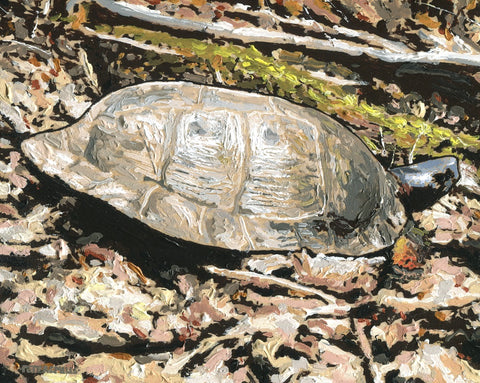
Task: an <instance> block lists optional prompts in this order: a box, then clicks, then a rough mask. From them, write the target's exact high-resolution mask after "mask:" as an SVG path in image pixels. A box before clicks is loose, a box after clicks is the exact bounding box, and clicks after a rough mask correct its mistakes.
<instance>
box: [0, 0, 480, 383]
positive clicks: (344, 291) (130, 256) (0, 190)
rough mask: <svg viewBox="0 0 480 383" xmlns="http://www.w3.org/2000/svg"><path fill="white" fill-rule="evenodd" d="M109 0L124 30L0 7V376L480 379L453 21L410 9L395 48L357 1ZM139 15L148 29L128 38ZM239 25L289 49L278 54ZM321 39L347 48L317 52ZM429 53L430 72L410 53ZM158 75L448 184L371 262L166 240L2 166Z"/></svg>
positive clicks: (472, 92) (472, 219)
mask: <svg viewBox="0 0 480 383" xmlns="http://www.w3.org/2000/svg"><path fill="white" fill-rule="evenodd" d="M59 3H61V2H59ZM130 3H135V5H136V6H137V7H138V8H135V9H139V11H138V12H137V14H135V15H130V16H128V15H121V12H120V11H118V10H117V13H115V8H114V7H115V4H118V3H115V2H113V1H104V0H102V1H98V2H92V3H90V2H83V3H82V2H77V4H75V2H67V8H68V9H63V8H62V7H63V6H64V4H55V5H51V4H50V2H47V1H36V2H34V1H31V2H27V1H26V2H9V3H8V4H4V2H0V5H1V7H0V12H2V16H1V19H0V34H1V36H2V38H1V41H0V116H1V117H2V118H1V119H0V240H1V243H0V297H1V298H0V323H1V324H0V381H2V382H10V381H12V382H13V381H15V382H30V381H33V382H85V383H93V382H118V383H120V382H160V381H165V382H169V383H171V382H183V381H190V382H235V383H237V382H296V381H298V382H303V383H310V382H326V381H332V382H371V381H375V382H383V381H384V382H398V383H402V382H456V383H459V382H480V346H479V345H480V197H479V195H480V193H479V191H480V186H479V184H478V166H479V157H478V150H479V149H480V142H479V140H478V134H479V125H480V123H479V122H478V121H479V120H478V110H479V109H478V108H479V105H478V103H479V102H480V101H479V100H480V96H479V95H480V87H479V83H478V81H480V77H479V75H478V73H480V71H479V70H478V66H477V63H476V62H474V59H475V57H476V51H474V50H473V49H475V46H476V42H477V40H478V36H477V35H476V34H478V32H475V31H476V29H475V26H476V25H478V24H476V23H477V22H476V21H475V20H476V18H474V19H475V20H473V21H475V22H473V21H472V17H473V16H472V10H474V8H472V9H469V8H468V7H472V5H468V4H466V5H465V8H464V9H463V8H462V9H460V10H458V9H455V10H454V9H452V10H450V11H448V12H450V14H455V16H456V19H455V20H457V22H456V24H455V23H454V22H452V20H453V16H452V17H451V18H448V17H447V19H446V20H443V19H442V18H441V15H435V14H433V13H431V12H430V13H428V12H426V13H425V10H424V9H418V10H417V11H415V12H414V11H413V10H411V9H410V10H409V12H411V13H410V14H407V15H406V16H403V17H404V19H405V20H407V19H409V18H410V19H412V20H416V23H417V24H415V25H413V24H412V23H410V24H408V23H407V25H409V28H410V30H409V31H410V33H407V32H408V31H406V32H405V31H404V32H403V33H400V32H399V31H400V29H398V28H396V25H397V24H398V25H399V24H401V22H400V21H399V20H400V19H399V18H398V19H393V18H392V19H391V20H390V23H388V22H384V23H383V24H382V23H381V22H380V21H379V20H377V22H376V23H373V21H372V20H374V19H375V17H377V18H380V19H381V15H380V14H379V13H378V9H379V8H378V7H377V8H376V4H377V3H376V2H374V1H372V2H365V3H366V4H368V5H369V7H370V8H369V7H367V6H365V7H364V8H363V10H362V12H363V13H362V12H358V13H348V11H349V10H350V11H351V9H353V8H352V7H354V5H352V4H354V2H351V3H350V2H348V1H343V2H342V1H328V2H325V3H324V2H321V1H318V2H308V1H305V2H304V4H303V8H301V9H300V8H295V7H296V5H295V4H298V2H288V1H286V2H285V4H283V2H277V4H276V5H271V4H270V8H268V4H267V5H265V4H263V3H259V4H260V5H258V7H257V8H255V7H249V6H247V5H246V2H245V4H244V5H243V6H239V5H238V4H237V5H233V4H230V3H228V2H225V3H220V2H210V3H207V2H205V1H195V0H192V1H191V2H190V1H183V2H176V1H172V2H157V1H150V2H143V1H136V2H133V1H132V2H130ZM470 3H475V5H473V6H476V2H470ZM470 3H469V4H470ZM262 4H263V5H262ZM319 4H323V7H319ZM427 4H430V5H431V6H432V7H433V6H435V2H428V3H427ZM335 5H336V8H335V7H334V6H335ZM377 5H378V4H377ZM141 7H143V8H141ZM329 7H330V8H329ZM340 7H343V8H341V10H342V12H340ZM402 9H403V10H397V11H396V12H397V13H399V12H400V11H401V12H406V9H407V8H402ZM149 11H155V12H158V14H162V15H164V16H165V18H163V19H161V20H162V23H164V24H163V25H162V24H158V25H157V24H155V23H153V24H152V25H150V24H148V25H147V22H146V21H145V20H142V17H144V15H145V14H149V13H148V12H149ZM118 12H120V13H118ZM309 12H310V13H309ZM365 12H366V13H365ZM392 12H393V11H392ZM401 12H400V13H401ZM448 12H446V13H445V12H444V13H442V14H443V15H445V14H446V15H447V16H448V14H449V13H448ZM462 12H463V13H462ZM307 13H308V14H314V15H316V17H313V18H311V19H310V21H309V22H307V21H306V19H305V15H306V14H307ZM155 15H157V14H155ZM348 15H350V17H351V18H350V21H349V22H343V21H342V17H347V16H348ZM352 15H355V17H353V16H352ZM375 15H376V16H375ZM422 15H423V16H422ZM167 16H168V17H167ZM382 17H384V19H385V20H387V19H386V18H385V16H382ZM442 17H443V16H442ZM461 17H463V18H461ZM365 18H366V19H365ZM450 19H452V20H450ZM460 19H461V20H463V24H462V25H463V26H464V27H465V28H464V29H461V28H460V22H459V21H458V20H460ZM172 20H173V21H175V20H177V21H178V20H183V21H185V23H183V24H181V25H185V27H184V28H185V29H184V30H175V28H173V27H172V26H171V25H169V24H168V23H170V22H172ZM448 20H450V21H448ZM469 20H470V21H472V22H469ZM387 21H388V20H387ZM394 21H395V22H396V23H397V24H395V23H394ZM322 22H323V24H322ZM202 23H203V24H202ZM222 23H223V24H222ZM225 23H227V24H225ZM392 23H393V24H392ZM448 23H450V24H448ZM179 25H180V24H179ZM225 25H227V26H228V25H235V26H236V28H250V32H249V33H247V34H246V35H248V36H250V37H249V38H248V39H247V40H246V38H245V37H244V36H243V37H242V36H237V35H231V33H232V32H231V29H229V28H227V27H225ZM373 25H375V26H376V27H375V28H376V29H375V28H374V26H373ZM382 25H383V27H381V26H382ZM412 25H413V26H412ZM442 25H443V26H444V27H442ZM347 26H348V27H351V28H352V29H351V30H349V31H347V30H346V27H347ZM147 27H148V28H147ZM320 27H321V28H320ZM258 28H260V29H262V28H263V30H265V31H267V32H268V31H271V32H273V31H275V32H277V33H283V34H285V36H283V35H282V36H283V37H280V38H279V37H278V35H273V34H272V36H276V37H275V38H276V39H277V40H278V39H280V40H278V41H283V40H281V39H283V38H285V39H287V37H288V36H290V37H292V36H296V38H298V36H303V37H308V38H306V39H305V40H300V45H301V46H302V48H299V47H297V46H294V45H292V44H291V43H290V42H289V41H290V40H288V39H287V40H285V41H286V42H285V43H281V44H280V43H279V44H278V46H277V44H276V43H275V40H269V38H270V37H269V33H267V32H265V33H263V34H262V33H258V34H256V33H257V32H258ZM322 28H323V29H322ZM342 28H344V29H342ZM395 28H396V29H395ZM415 28H416V29H415ZM442 28H443V29H442ZM196 29H199V30H200V31H203V32H201V33H200V32H198V31H197V30H196ZM353 30H355V31H356V33H357V35H356V37H355V38H354V37H352V36H353V34H352V33H353V32H352V31H353ZM380 30H381V31H382V33H380V32H379V31H380ZM205 31H206V32H205ZM228 31H230V32H228ZM392 31H396V32H395V33H394V32H392ZM472 31H473V32H475V33H476V34H474V33H473V32H472ZM227 32H228V33H230V35H229V34H228V33H227ZM467 32H472V33H467ZM332 33H337V35H335V36H334V39H336V40H335V41H344V42H345V44H347V43H348V44H347V45H345V44H343V45H342V44H340V45H338V46H335V43H332V44H333V46H334V47H335V48H332V46H331V47H330V48H329V49H330V50H329V49H327V48H325V41H330V40H331V38H332V37H331V36H330V37H328V36H327V35H328V34H332ZM450 35H451V36H452V38H450ZM467 35H468V36H469V37H468V39H469V40H468V41H467V37H466V36H467ZM252 36H253V37H252ZM372 36H376V38H377V39H376V40H375V41H376V42H375V43H373V42H372V41H374V40H372V39H371V38H370V37H372ZM414 36H417V38H415V37H414ZM453 36H455V37H456V38H454V37H453ZM440 37H441V38H443V39H444V40H445V41H444V42H445V44H443V45H442V47H443V48H442V49H444V53H445V52H447V53H449V54H451V55H447V54H446V53H445V55H444V56H442V57H446V58H445V62H444V63H440V64H439V63H436V62H433V63H432V62H428V55H425V56H422V55H420V56H415V54H416V53H419V52H420V53H421V52H428V48H429V46H428V42H430V43H432V41H437V40H438V39H439V38H440ZM462 38H463V40H462V41H464V44H463V45H462V44H460V42H459V41H460V40H461V39H462ZM272 39H273V37H272ZM341 39H343V40H341ZM435 39H437V40H435ZM292 41H295V39H294V40H292ZM392 41H394V42H395V44H393V43H392ZM465 41H466V43H465ZM467 43H468V44H470V45H471V47H472V48H471V50H470V51H469V50H468V49H467V48H466V47H465V44H467ZM302 44H303V45H302ZM375 44H376V46H375ZM454 44H457V46H454ZM468 44H467V45H468ZM347 46H348V49H347V48H346V47H347ZM392 46H394V47H396V48H395V49H394V48H392ZM339 47H343V48H342V49H343V51H341V50H340V48H339ZM352 47H353V48H352ZM373 48H375V49H373ZM390 48H391V49H392V50H393V51H392V52H390V53H391V54H394V53H395V52H397V53H395V54H398V57H397V59H396V61H395V60H391V61H389V59H388V57H384V55H386V53H385V52H388V49H390ZM351 49H353V50H355V49H356V50H360V52H361V53H360V54H359V55H358V56H355V55H352V51H351ZM461 49H463V50H464V51H465V52H466V53H465V52H464V53H465V55H464V56H461V53H462V51H461ZM437 52H438V51H437ZM452 52H453V53H455V54H456V55H453V54H452ZM409 55H410V56H409ZM387 56H388V55H387ZM418 57H420V58H418ZM422 57H423V58H422ZM402 59H403V62H402ZM417 59H418V60H423V61H422V62H421V63H420V64H418V62H417V63H412V62H413V61H414V60H417ZM418 60H417V61H418ZM373 68H374V69H373ZM175 79H179V80H187V81H194V82H197V83H207V84H214V85H218V86H222V87H232V88H234V89H248V90H251V91H257V92H260V93H264V94H275V95H278V96H281V97H284V98H286V99H289V100H291V101H293V102H297V103H301V104H304V105H307V106H311V107H316V108H317V109H319V110H322V111H324V112H325V113H328V114H330V115H332V116H334V117H335V118H336V119H338V120H339V121H341V122H343V123H345V124H346V125H348V126H349V127H350V128H351V129H352V130H354V131H355V132H356V133H357V134H358V135H359V136H360V137H361V138H362V139H363V140H364V142H365V143H366V144H367V145H368V146H369V148H370V149H371V150H372V152H373V153H374V154H375V155H376V156H377V158H378V159H379V161H380V162H381V163H382V164H383V165H385V167H386V168H388V167H390V166H397V165H403V164H406V163H410V162H411V161H412V160H413V161H415V160H418V159H425V158H429V157H433V156H442V155H446V154H449V155H451V154H453V155H456V156H457V157H458V158H459V160H460V170H461V174H462V178H461V180H460V182H459V183H458V184H457V185H456V186H455V187H454V188H453V189H452V190H451V191H450V193H449V194H448V195H446V196H444V197H442V198H441V199H440V200H439V201H438V202H436V203H435V204H434V205H433V206H430V207H428V208H427V209H426V210H424V211H420V212H415V213H413V214H412V215H411V216H410V219H409V222H408V224H407V226H406V228H405V230H404V233H403V234H402V236H401V237H400V238H399V239H398V240H397V242H396V244H395V246H394V247H393V248H392V249H388V250H385V251H382V252H379V253H377V254H373V255H371V256H369V257H342V256H341V255H337V256H325V255H323V254H317V255H315V254H308V253H307V252H306V251H298V252H289V253H268V254H263V253H262V254H257V253H251V254H245V253H239V252H228V251H224V250H219V249H212V248H203V247H200V246H195V245H192V244H188V243H183V242H179V241H174V240H172V239H169V238H166V237H165V236H163V235H161V234H159V233H157V232H155V231H153V230H152V229H149V228H148V227H146V226H145V225H143V224H141V223H139V222H137V221H135V220H132V219H129V218H127V217H125V216H123V215H122V214H120V213H119V212H117V211H116V210H114V209H113V208H112V207H110V206H108V205H107V204H105V203H103V202H101V201H98V200H96V199H94V198H92V197H89V196H85V195H82V194H81V193H78V192H75V191H74V190H71V189H70V188H68V187H67V186H65V185H64V184H63V183H62V182H61V181H59V180H58V179H52V178H50V177H48V176H46V175H44V174H42V173H41V172H40V171H38V169H36V168H35V167H34V166H33V165H32V164H31V162H30V161H29V160H28V159H27V158H26V157H25V156H24V155H23V153H22V152H21V149H20V143H21V142H22V140H23V139H25V138H26V137H28V136H29V135H31V134H35V133H37V132H40V131H44V130H48V129H58V128H62V127H65V126H68V125H69V124H71V123H73V122H74V121H76V120H77V119H78V118H80V117H81V116H82V114H83V113H84V112H85V111H86V110H88V108H89V107H90V106H91V105H92V104H93V103H94V102H96V101H98V100H99V99H100V98H101V97H102V96H104V95H106V94H108V93H110V92H112V91H114V90H116V89H119V88H122V87H125V86H127V85H130V84H134V83H140V82H143V81H153V80H175ZM422 84H428V85H422Z"/></svg>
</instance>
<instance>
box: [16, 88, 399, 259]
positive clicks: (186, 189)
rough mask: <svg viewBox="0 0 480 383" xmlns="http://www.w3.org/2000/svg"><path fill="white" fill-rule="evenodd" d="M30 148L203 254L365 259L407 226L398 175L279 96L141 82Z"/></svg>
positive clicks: (68, 178) (39, 161)
mask: <svg viewBox="0 0 480 383" xmlns="http://www.w3.org/2000/svg"><path fill="white" fill-rule="evenodd" d="M22 148H23V150H24V152H25V153H26V154H27V155H28V156H29V157H30V159H31V160H32V161H33V162H34V163H35V164H36V165H37V166H38V167H39V168H40V169H41V170H42V171H44V172H46V173H48V174H50V175H56V176H58V177H60V178H61V179H62V180H63V181H65V182H66V183H67V184H68V185H70V186H71V187H72V188H74V189H76V190H78V191H81V192H85V193H88V194H90V195H92V196H95V197H98V198H101V199H102V200H104V201H107V202H108V203H109V204H111V205H112V206H114V207H115V208H117V209H118V210H120V211H121V212H123V213H125V214H126V215H128V216H130V217H133V218H136V219H138V220H140V221H142V222H144V223H146V224H148V225H149V226H151V227H152V228H154V229H156V230H158V231H160V232H162V233H164V234H167V235H169V236H172V237H177V238H181V239H184V240H187V241H192V242H196V243H199V244H204V245H210V246H217V247H223V248H230V249H237V250H295V249H299V248H302V247H306V248H310V249H311V250H313V251H315V252H323V253H343V254H351V255H360V254H365V253H368V252H372V251H376V250H379V249H381V248H384V247H386V246H389V245H391V244H393V242H394V240H395V238H396V237H397V236H398V233H399V231H400V230H401V228H402V227H403V225H404V223H405V215H404V210H403V207H402V205H401V203H400V202H399V200H398V199H397V198H396V196H395V193H396V187H397V185H396V183H395V181H394V179H393V177H392V176H391V175H390V174H388V173H386V172H385V171H384V169H383V168H382V167H381V165H380V164H379V163H378V161H377V160H376V159H375V158H374V156H373V155H372V154H371V153H370V152H369V151H368V149H367V148H366V146H365V145H363V143H362V142H361V140H360V139H359V138H358V137H356V136H355V135H354V134H353V133H351V132H350V131H349V130H348V129H347V128H345V127H343V126H342V125H340V124H339V123H338V122H336V121H334V120H333V119H331V118H330V117H328V116H326V115H324V114H322V113H320V112H318V111H316V110H313V109H310V108H305V107H301V106H298V105H295V104H292V103H290V102H287V101H285V100H283V99H280V98H276V97H269V96H261V95H256V94H252V93H247V92H242V91H233V90H227V89H221V88H214V87H209V86H204V85H195V84H191V83H184V82H152V83H144V84H141V85H135V86H131V87H128V88H124V89H121V90H119V91H116V92H114V93H112V94H110V95H108V96H106V97H104V98H103V99H102V100H100V101H99V102H98V103H97V104H95V105H94V106H93V107H92V108H91V109H90V111H89V112H88V113H87V114H85V115H84V116H83V117H82V118H81V119H80V121H78V122H77V123H76V124H74V125H72V126H69V127H67V128H65V129H62V130H58V131H55V132H49V133H43V134H38V135H36V136H34V137H32V138H30V139H28V140H26V141H25V142H24V143H23V145H22Z"/></svg>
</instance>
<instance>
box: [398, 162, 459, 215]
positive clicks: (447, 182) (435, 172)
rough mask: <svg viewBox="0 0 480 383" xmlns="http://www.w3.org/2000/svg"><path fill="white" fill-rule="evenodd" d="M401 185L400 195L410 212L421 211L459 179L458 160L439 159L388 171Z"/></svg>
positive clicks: (446, 191) (445, 192)
mask: <svg viewBox="0 0 480 383" xmlns="http://www.w3.org/2000/svg"><path fill="white" fill-rule="evenodd" d="M390 172H391V173H392V174H393V175H395V176H396V177H397V179H398V181H399V183H400V185H401V187H400V194H401V198H402V200H403V202H404V203H405V205H406V206H407V207H408V208H410V209H411V210H417V211H418V210H423V209H425V208H427V207H428V206H431V205H432V204H433V203H435V201H437V200H438V199H439V198H440V197H442V196H443V195H445V194H447V193H448V192H449V190H450V189H451V188H452V186H453V185H455V183H456V182H457V181H458V179H459V178H460V172H459V170H458V160H457V159H456V158H455V157H441V158H435V159H433V160H428V161H424V162H420V163H418V164H413V165H408V166H401V167H398V168H395V169H390Z"/></svg>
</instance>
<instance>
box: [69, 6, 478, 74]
mask: <svg viewBox="0 0 480 383" xmlns="http://www.w3.org/2000/svg"><path fill="white" fill-rule="evenodd" d="M97 2H98V4H100V5H101V6H103V7H105V8H107V9H109V10H110V11H112V12H114V13H117V14H119V15H122V16H127V17H134V18H136V19H138V20H142V21H144V22H147V23H153V24H158V25H163V26H166V27H170V28H175V29H177V28H178V29H183V30H185V31H190V32H194V31H198V32H206V33H211V34H213V35H215V36H217V37H220V38H226V39H240V40H242V41H243V42H245V43H253V42H256V43H259V42H263V43H274V44H279V43H282V44H295V45H304V46H305V47H306V48H309V49H316V50H326V51H330V52H341V53H347V54H349V55H352V56H360V55H362V54H367V55H369V56H372V57H374V58H376V59H380V60H382V61H386V62H417V63H440V62H446V63H460V64H466V65H475V66H478V65H480V54H479V53H478V50H473V48H472V47H469V46H466V45H465V44H464V43H462V41H460V40H459V39H457V40H458V41H457V45H458V47H460V49H461V50H462V51H461V52H458V51H450V50H447V49H445V48H444V47H443V46H442V45H441V44H439V43H438V41H436V40H433V42H436V47H435V48H433V49H431V50H429V51H427V52H415V51H412V50H411V49H410V48H409V47H408V46H406V45H404V44H402V43H399V42H394V41H389V40H387V39H383V38H379V37H378V36H375V37H374V38H375V40H376V43H377V44H378V43H380V44H381V45H382V49H378V48H376V47H374V46H366V45H363V44H362V45H360V44H355V43H354V42H352V41H345V40H341V39H338V38H336V37H329V38H328V39H327V40H320V39H316V38H311V37H308V36H298V35H292V34H289V33H284V32H277V31H273V30H265V29H264V28H255V27H238V26H237V27H236V26H234V25H232V24H231V23H228V22H225V21H223V22H222V21H219V22H216V23H212V22H207V21H200V20H189V19H183V18H182V19H180V18H177V17H171V16H168V15H164V14H162V13H161V12H159V11H157V10H152V9H149V8H146V7H145V6H142V5H137V4H132V3H127V2H123V1H113V0H97ZM71 7H73V4H71V5H70V8H71ZM336 31H337V32H339V33H342V34H344V35H346V36H350V37H363V38H365V39H366V41H367V42H368V41H369V40H371V39H372V37H373V36H372V35H371V36H365V33H363V34H361V33H359V32H357V31H354V30H349V29H348V28H345V27H341V28H338V27H337V29H336ZM382 43H383V44H382ZM456 50H458V49H456Z"/></svg>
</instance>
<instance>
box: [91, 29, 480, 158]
mask: <svg viewBox="0 0 480 383" xmlns="http://www.w3.org/2000/svg"><path fill="white" fill-rule="evenodd" d="M96 30H97V31H98V32H101V33H110V34H113V35H115V36H117V37H124V36H129V37H131V38H133V39H135V40H137V41H141V42H145V41H150V42H151V44H153V45H159V46H164V47H168V48H170V49H175V50H176V51H177V52H178V53H180V54H182V55H183V56H185V57H188V58H189V59H190V60H193V61H196V62H197V63H198V64H199V65H200V64H205V63H206V64H207V66H208V67H209V68H210V69H211V70H215V71H217V72H218V73H217V74H219V75H220V77H221V78H222V79H225V80H226V79H229V80H230V81H233V83H231V85H235V86H236V87H240V88H247V89H255V88H256V86H257V85H261V86H263V87H265V88H266V89H267V90H268V91H269V92H271V93H274V94H276V95H279V96H281V97H284V98H287V99H290V100H293V101H295V102H302V103H304V104H307V105H312V106H314V107H316V108H317V109H319V110H321V111H323V112H325V113H327V114H331V115H332V114H337V115H338V117H339V118H341V119H344V120H346V121H350V122H352V123H354V124H356V125H360V126H365V127H369V128H372V127H375V126H377V127H378V130H379V131H380V128H381V129H382V134H383V135H384V137H390V138H393V139H394V141H395V142H396V147H398V148H402V149H404V150H405V151H411V150H414V153H413V154H414V155H416V154H426V155H431V156H442V155H446V154H451V153H452V152H453V151H456V150H459V149H466V148H468V147H475V148H478V149H480V141H479V138H478V137H475V136H471V135H468V134H464V133H461V134H459V135H456V134H454V133H453V132H452V131H451V130H449V129H446V128H443V127H440V126H438V125H436V124H433V123H430V122H427V121H425V120H423V119H421V118H418V117H416V116H413V115H407V114H399V115H391V114H389V113H388V112H387V111H386V110H385V108H384V107H383V106H378V105H372V104H368V103H367V102H365V101H363V100H362V101H360V100H359V97H358V96H357V94H355V93H354V89H352V87H341V86H338V85H335V84H332V83H329V82H327V81H324V80H320V79H317V78H314V77H313V76H312V75H311V74H310V72H308V71H306V70H301V69H299V68H298V67H294V66H292V65H290V64H288V62H287V61H284V60H282V58H281V57H282V55H278V54H276V56H277V57H278V59H276V58H274V57H269V56H266V55H264V54H262V53H261V52H260V51H258V50H257V49H256V48H255V46H253V45H250V46H248V47H242V46H237V45H233V44H231V43H226V44H223V45H220V44H218V43H212V42H210V41H209V42H206V41H201V40H196V39H193V38H180V37H174V36H172V35H170V34H168V33H165V32H155V31H150V30H145V29H141V28H138V27H135V26H114V27H113V28H112V27H110V26H108V25H98V26H97V27H96ZM283 56H285V55H283ZM159 57H160V56H157V59H153V57H151V58H150V57H149V58H148V62H149V63H150V64H151V65H154V64H156V63H158V62H159V60H161V59H160V58H159ZM219 57H221V61H220V62H221V65H218V62H219ZM290 61H291V58H290ZM214 63H215V64H214ZM213 68H215V69H213ZM229 68H230V69H229ZM231 68H234V69H233V73H232V69H231ZM178 70H179V69H178V68H177V70H175V71H176V72H178ZM185 70H187V68H185ZM239 73H240V74H239ZM227 83H228V82H227ZM305 89H306V90H305ZM352 116H354V117H355V120H354V121H353V120H352ZM359 135H360V136H362V134H361V132H359ZM362 138H363V139H364V141H365V142H366V144H367V145H368V146H369V147H370V148H371V149H372V150H378V148H377V145H375V143H374V142H373V141H372V140H371V139H369V138H367V137H365V136H364V137H362ZM445 141H449V143H450V146H448V145H443V147H441V144H442V143H443V142H445ZM439 148H440V149H439Z"/></svg>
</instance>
